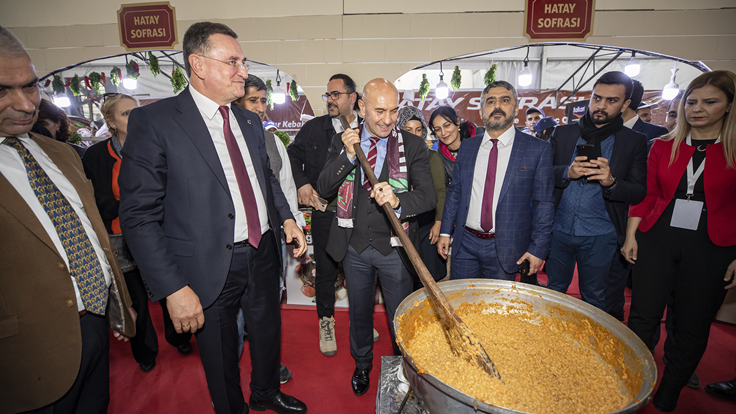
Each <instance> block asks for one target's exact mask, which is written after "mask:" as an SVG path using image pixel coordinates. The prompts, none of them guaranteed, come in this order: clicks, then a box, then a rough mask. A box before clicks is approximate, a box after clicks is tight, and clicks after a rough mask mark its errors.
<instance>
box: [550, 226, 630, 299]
mask: <svg viewBox="0 0 736 414" xmlns="http://www.w3.org/2000/svg"><path fill="white" fill-rule="evenodd" d="M617 247H618V241H617V240H616V232H615V231H613V232H611V233H608V234H604V235H601V236H571V235H569V234H565V233H563V232H560V231H554V232H553V233H552V247H551V248H550V252H549V258H548V259H547V279H548V283H547V287H548V288H549V289H552V290H555V291H557V292H561V293H567V288H568V287H570V283H571V282H572V276H573V273H574V272H575V264H576V263H577V265H578V281H579V285H580V295H581V296H582V299H583V300H584V301H585V302H588V303H590V304H591V305H593V306H595V307H596V308H598V309H601V310H603V311H605V310H606V285H607V284H608V274H609V273H610V271H611V263H612V262H613V258H614V255H615V254H616V248H617Z"/></svg>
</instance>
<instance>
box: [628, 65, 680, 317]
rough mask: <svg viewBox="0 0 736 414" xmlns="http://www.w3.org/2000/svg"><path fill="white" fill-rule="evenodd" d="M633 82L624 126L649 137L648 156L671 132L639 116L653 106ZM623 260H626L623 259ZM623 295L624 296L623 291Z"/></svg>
mask: <svg viewBox="0 0 736 414" xmlns="http://www.w3.org/2000/svg"><path fill="white" fill-rule="evenodd" d="M631 81H632V82H633V84H634V86H633V89H632V90H631V104H629V106H628V107H627V108H626V110H625V111H624V112H623V113H622V114H621V116H622V117H623V118H624V126H625V127H626V128H630V129H632V130H634V131H636V132H640V133H642V134H644V135H646V136H647V154H648V153H649V150H650V149H651V148H652V144H653V143H654V139H655V138H659V137H661V136H662V135H666V134H667V133H668V132H669V131H668V130H667V128H665V127H662V126H659V125H654V124H650V123H649V121H651V120H652V116H651V112H650V113H649V118H648V119H649V121H645V120H644V119H642V117H640V116H639V112H640V111H641V109H642V108H647V109H649V108H650V107H651V106H652V105H647V104H645V103H643V102H642V98H643V97H644V85H642V84H641V82H639V81H638V80H636V79H632V80H631ZM621 260H624V259H623V258H621ZM624 261H625V260H624ZM621 293H622V294H623V291H622V292H621ZM621 310H622V311H623V303H621Z"/></svg>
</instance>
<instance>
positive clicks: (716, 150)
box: [629, 140, 736, 246]
mask: <svg viewBox="0 0 736 414" xmlns="http://www.w3.org/2000/svg"><path fill="white" fill-rule="evenodd" d="M655 142H656V144H655V145H654V146H652V152H651V154H650V155H649V159H648V160H647V165H648V168H649V171H648V173H647V196H646V197H645V198H644V201H642V202H641V203H639V204H637V205H635V206H631V209H630V210H629V216H631V217H642V221H641V223H640V224H639V230H641V231H643V232H647V231H649V230H650V229H651V228H652V227H653V226H654V224H655V223H656V222H657V220H659V217H660V216H661V215H662V213H663V212H664V210H665V208H667V206H668V205H669V204H670V202H671V201H672V198H673V197H674V196H675V191H676V190H677V186H678V185H679V184H680V180H681V179H682V176H683V174H685V170H686V169H687V164H688V162H689V161H690V159H691V158H692V156H693V153H695V147H693V146H690V145H687V143H685V142H684V141H683V142H681V143H680V146H679V154H678V156H677V158H675V161H674V162H673V163H672V165H670V154H672V145H673V144H674V142H675V141H674V140H668V141H664V140H656V141H655ZM705 158H706V159H707V160H708V162H707V163H706V164H705V168H704V169H703V185H704V187H705V199H706V203H707V205H706V206H705V207H706V208H707V209H708V237H710V240H711V241H712V242H713V244H715V245H716V246H733V245H736V169H733V168H728V164H727V163H726V156H725V154H724V153H723V143H722V142H719V143H718V144H713V145H708V146H707V147H706V150H705Z"/></svg>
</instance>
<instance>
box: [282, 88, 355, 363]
mask: <svg viewBox="0 0 736 414" xmlns="http://www.w3.org/2000/svg"><path fill="white" fill-rule="evenodd" d="M322 99H323V100H324V101H325V102H326V103H327V112H328V114H327V115H323V116H320V117H317V118H314V119H312V120H310V121H309V122H307V123H305V124H304V126H302V128H301V130H300V131H299V133H298V134H297V136H296V138H295V139H294V142H292V143H291V145H289V148H288V152H289V158H290V159H291V170H292V172H293V174H294V182H295V184H296V188H297V189H298V198H299V204H302V205H305V206H314V207H317V206H315V205H314V204H313V202H312V200H313V195H319V194H317V192H316V191H315V190H314V187H316V185H317V178H319V174H320V172H322V169H323V168H324V166H325V162H326V161H327V152H328V150H329V148H330V143H331V142H332V137H333V136H335V134H338V133H341V132H343V130H344V128H343V127H342V124H341V123H340V119H339V118H340V115H344V116H345V117H346V118H347V119H348V121H349V122H350V127H351V128H357V127H358V125H359V124H360V122H362V119H361V118H360V117H359V116H358V114H357V112H356V111H355V109H354V108H355V103H356V101H357V100H358V94H357V92H356V90H355V82H353V80H352V79H351V78H350V76H348V75H343V74H336V75H333V76H332V77H331V78H330V81H329V82H328V83H327V93H325V94H324V95H322ZM328 201H330V204H329V205H328V207H327V209H325V211H319V210H318V209H317V208H315V209H314V210H313V212H312V246H313V247H314V259H315V261H316V262H317V269H316V276H315V279H316V280H315V291H316V298H315V299H316V302H317V317H318V318H319V349H320V351H321V352H322V353H323V354H325V355H328V356H329V355H335V353H337V342H336V341H335V317H334V316H335V279H336V278H337V266H338V262H336V261H335V260H333V259H332V257H331V256H330V255H329V254H327V239H328V237H329V235H330V226H331V225H332V220H333V219H334V218H335V211H336V206H337V200H336V197H333V198H331V199H329V200H328Z"/></svg>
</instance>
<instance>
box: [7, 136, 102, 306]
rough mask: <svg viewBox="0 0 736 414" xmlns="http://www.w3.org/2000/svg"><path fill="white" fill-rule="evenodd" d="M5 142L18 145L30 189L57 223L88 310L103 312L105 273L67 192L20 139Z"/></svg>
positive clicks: (60, 238) (11, 145) (9, 139)
mask: <svg viewBox="0 0 736 414" xmlns="http://www.w3.org/2000/svg"><path fill="white" fill-rule="evenodd" d="M3 144H5V145H7V146H9V147H11V148H15V149H16V150H17V151H18V155H20V157H21V159H22V160H23V164H24V165H25V167H26V173H27V174H28V181H29V182H30V184H31V188H32V189H33V192H34V193H35V194H36V198H38V201H39V202H40V203H41V205H42V206H43V209H44V210H45V211H46V214H48V216H49V218H50V219H51V222H52V223H53V224H54V228H55V229H56V233H57V234H58V235H59V240H60V241H61V244H62V245H63V246H64V251H65V252H66V256H67V259H68V260H69V273H71V275H72V276H73V277H74V280H76V281H77V288H78V289H79V295H80V296H81V297H82V302H83V303H84V307H85V309H86V310H87V311H88V312H91V313H96V314H98V315H104V314H105V308H106V306H107V295H108V292H107V283H106V282H105V274H104V273H103V272H102V266H100V261H99V259H98V257H97V253H96V252H95V249H94V248H93V247H92V243H91V242H90V240H89V237H87V232H85V231H84V226H82V221H81V220H79V217H78V216H77V213H76V211H74V209H73V208H72V206H71V204H69V201H68V200H67V199H66V197H64V194H62V193H61V191H60V190H59V188H58V187H57V186H56V184H54V182H53V181H51V178H49V176H48V175H46V172H45V171H44V170H43V168H41V166H40V165H38V162H37V161H36V159H35V158H34V157H33V155H32V154H31V153H30V152H29V151H28V149H27V148H26V147H25V146H24V145H23V143H22V142H20V140H19V139H17V138H5V141H3Z"/></svg>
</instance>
